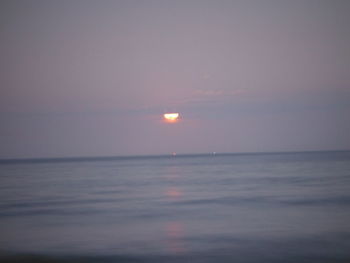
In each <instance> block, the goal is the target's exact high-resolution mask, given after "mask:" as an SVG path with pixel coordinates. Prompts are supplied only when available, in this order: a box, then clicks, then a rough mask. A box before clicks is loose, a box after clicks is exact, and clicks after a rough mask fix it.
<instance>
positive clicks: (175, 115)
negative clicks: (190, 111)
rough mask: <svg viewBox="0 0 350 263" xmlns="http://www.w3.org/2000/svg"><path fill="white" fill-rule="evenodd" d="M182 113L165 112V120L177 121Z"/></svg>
mask: <svg viewBox="0 0 350 263" xmlns="http://www.w3.org/2000/svg"><path fill="white" fill-rule="evenodd" d="M179 116H180V114H179V113H177V112H173V113H165V114H163V117H164V120H165V121H167V122H177V121H178V120H179Z"/></svg>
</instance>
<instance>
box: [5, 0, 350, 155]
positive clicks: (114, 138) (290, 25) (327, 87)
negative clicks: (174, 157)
mask: <svg viewBox="0 0 350 263" xmlns="http://www.w3.org/2000/svg"><path fill="white" fill-rule="evenodd" d="M349 12H350V1H346V0H344V1H337V0H332V1H331V0H329V1H322V0H308V1H304V0H302V1H298V0H295V1H283V0H282V1H277V0H276V1H269V0H263V1H261V0H258V1H249V0H248V1H226V0H216V1H214V0H212V1H207V0H186V1H185V0H177V1H172V0H144V1H136V0H125V1H89V0H71V1H66V0H61V1H50V0H42V1H36V0H30V1H17V0H9V1H7V0H2V1H1V2H0V58H1V60H0V158H2V159H6V158H41V157H46V158H50V157H74V156H115V155H116V156H117V155H158V154H170V153H173V152H176V153H178V154H180V153H185V154H187V153H208V152H274V151H318V150H348V149H350V48H349V47H350V16H349ZM166 112H179V113H180V116H181V119H180V121H178V122H176V123H166V122H164V121H163V120H162V115H163V114H164V113H166Z"/></svg>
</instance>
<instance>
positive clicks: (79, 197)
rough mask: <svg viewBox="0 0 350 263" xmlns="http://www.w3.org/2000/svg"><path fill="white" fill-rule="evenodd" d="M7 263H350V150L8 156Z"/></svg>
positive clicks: (1, 228) (1, 218) (2, 200)
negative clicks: (24, 158)
mask: <svg viewBox="0 0 350 263" xmlns="http://www.w3.org/2000/svg"><path fill="white" fill-rule="evenodd" d="M0 172H1V174H0V258H2V260H3V261H4V262H5V261H7V262H236V263H241V262H246V263H253V262H269V263H272V262H350V152H313V153H283V154H241V155H239V154H232V155H219V154H217V155H197V156H196V155H193V156H169V157H166V156H163V157H144V158H142V157H137V158H96V159H91V158H90V159H83V158H82V159H65V160H33V161H25V162H22V161H2V162H1V163H0Z"/></svg>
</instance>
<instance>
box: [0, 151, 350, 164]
mask: <svg viewBox="0 0 350 263" xmlns="http://www.w3.org/2000/svg"><path fill="white" fill-rule="evenodd" d="M317 152H319V153H322V152H350V149H343V150H305V151H271V152H205V153H175V152H172V153H168V154H148V155H146V154H139V155H107V156H106V155H105V156H104V155H99V156H97V155H95V156H65V157H64V156H57V157H33V158H30V157H29V158H26V157H24V158H4V159H0V164H6V163H29V162H37V163H40V162H74V161H91V160H108V159H109V160H113V159H133V158H134V159H140V158H159V157H163V158H175V157H190V156H220V155H221V156H223V155H254V154H293V153H317Z"/></svg>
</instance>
